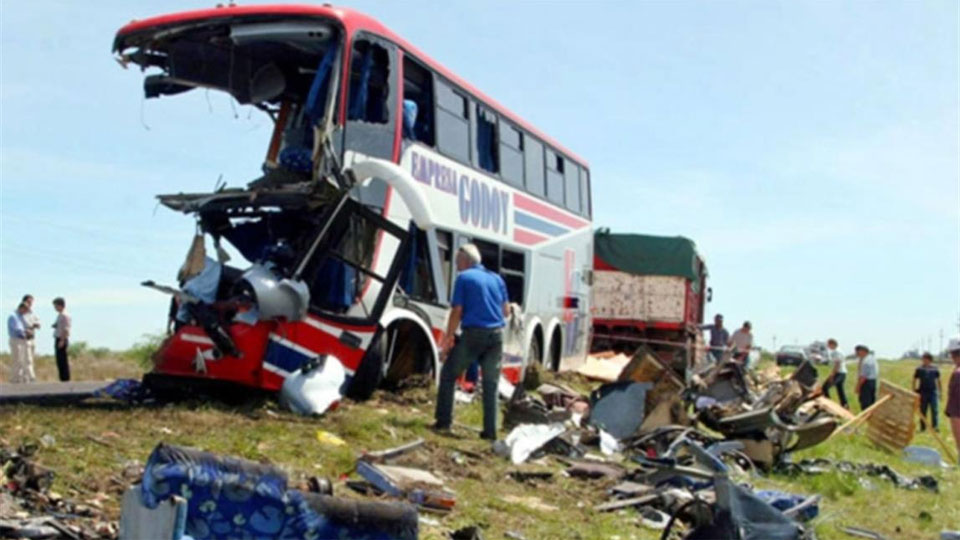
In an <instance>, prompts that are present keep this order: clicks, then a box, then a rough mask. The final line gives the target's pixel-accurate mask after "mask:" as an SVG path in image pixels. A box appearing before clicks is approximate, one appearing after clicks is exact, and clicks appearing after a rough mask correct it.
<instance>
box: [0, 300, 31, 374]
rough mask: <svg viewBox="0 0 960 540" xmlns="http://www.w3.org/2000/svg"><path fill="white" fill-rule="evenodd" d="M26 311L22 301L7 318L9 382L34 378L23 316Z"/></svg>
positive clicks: (27, 334)
mask: <svg viewBox="0 0 960 540" xmlns="http://www.w3.org/2000/svg"><path fill="white" fill-rule="evenodd" d="M26 313H27V305H26V304H24V303H23V302H21V303H20V305H18V306H17V311H15V312H14V313H13V314H12V315H10V317H8V318H7V335H8V336H9V337H10V382H12V383H29V382H33V381H34V380H36V377H35V376H34V374H33V356H31V355H30V348H29V345H28V344H27V339H28V336H29V333H28V332H27V323H26V322H24V320H23V316H24V314H26Z"/></svg>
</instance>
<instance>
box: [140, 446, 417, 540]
mask: <svg viewBox="0 0 960 540" xmlns="http://www.w3.org/2000/svg"><path fill="white" fill-rule="evenodd" d="M174 495H178V496H180V497H183V498H184V499H186V501H187V526H186V529H187V534H189V535H190V536H191V537H193V538H195V539H197V540H203V539H214V538H283V539H287V538H289V539H294V538H375V539H390V538H416V535H417V522H416V515H415V512H414V513H413V517H412V523H411V521H410V515H408V514H406V513H401V514H399V515H400V517H402V518H403V522H397V523H392V524H385V523H383V522H382V521H380V522H376V523H377V526H372V525H371V524H370V523H371V522H372V521H370V520H357V519H352V520H349V521H348V520H344V519H342V516H340V515H339V514H332V515H331V514H328V513H326V512H325V511H324V508H323V507H317V506H316V505H312V504H310V503H311V501H310V499H309V498H307V497H305V496H304V494H303V493H301V492H299V491H297V490H290V489H287V477H286V475H285V474H284V473H283V472H281V471H280V470H279V469H277V468H275V467H273V466H270V465H262V464H259V463H254V462H252V461H246V460H242V459H236V458H229V457H221V456H217V455H214V454H211V453H208V452H202V451H200V450H195V449H191V448H181V447H176V446H169V445H166V444H162V443H161V444H160V445H158V446H157V447H156V448H155V449H154V451H153V453H152V454H151V455H150V458H149V460H148V461H147V465H146V468H145V470H144V473H143V483H142V493H141V497H142V500H143V504H144V506H146V507H147V508H156V507H157V506H158V505H159V504H160V503H161V502H162V501H164V500H166V499H168V498H170V497H172V496H174ZM388 525H390V526H388Z"/></svg>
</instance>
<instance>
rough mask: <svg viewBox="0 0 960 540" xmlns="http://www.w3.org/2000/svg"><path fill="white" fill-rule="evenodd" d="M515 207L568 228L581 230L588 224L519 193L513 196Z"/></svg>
mask: <svg viewBox="0 0 960 540" xmlns="http://www.w3.org/2000/svg"><path fill="white" fill-rule="evenodd" d="M513 205H514V206H516V207H517V208H521V209H523V210H526V211H528V212H533V213H535V214H537V215H538V216H540V217H544V218H547V219H551V220H553V221H556V222H557V223H562V224H564V225H566V226H567V227H573V228H574V229H579V228H581V227H583V226H585V225H586V224H587V222H586V221H583V220H581V219H577V218H575V217H572V216H568V215H567V214H565V213H563V212H561V211H559V210H556V209H554V208H551V207H549V206H547V205H546V204H543V203H541V202H539V201H537V200H535V199H531V198H530V197H527V196H525V195H521V194H519V193H514V194H513Z"/></svg>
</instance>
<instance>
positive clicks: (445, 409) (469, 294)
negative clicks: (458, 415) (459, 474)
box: [433, 244, 510, 440]
mask: <svg viewBox="0 0 960 540" xmlns="http://www.w3.org/2000/svg"><path fill="white" fill-rule="evenodd" d="M456 262H457V271H458V272H459V274H458V275H457V280H456V281H455V282H454V284H453V299H452V300H451V301H450V305H451V308H452V309H451V310H450V316H449V319H448V320H447V333H446V334H445V335H444V338H443V346H442V354H443V355H444V356H445V357H446V360H445V361H444V363H443V367H442V368H441V369H440V385H439V388H438V390H437V409H436V423H435V424H434V426H433V429H434V430H436V431H441V432H446V431H449V430H450V426H451V424H452V422H453V393H454V384H455V382H456V380H457V377H459V376H460V375H461V374H462V373H463V372H464V370H466V369H467V367H468V366H470V364H471V363H472V362H474V361H475V360H476V361H479V363H480V369H481V378H482V384H481V388H482V390H483V432H482V433H481V434H480V437H481V438H484V439H489V440H496V438H497V387H498V386H499V383H500V360H501V357H502V356H503V327H504V326H505V325H506V317H507V316H508V315H509V309H510V308H509V304H508V296H507V285H506V283H505V282H504V281H503V278H502V277H500V275H499V274H495V273H493V272H491V271H489V270H487V269H486V268H484V267H483V265H482V264H480V263H481V260H480V250H478V249H477V246H475V245H473V244H465V245H463V246H462V247H461V248H460V249H459V250H458V251H457V258H456ZM458 327H461V330H462V332H461V335H460V340H459V341H457V342H456V345H454V335H455V333H456V331H457V328H458ZM451 349H452V350H451ZM448 353H449V354H448Z"/></svg>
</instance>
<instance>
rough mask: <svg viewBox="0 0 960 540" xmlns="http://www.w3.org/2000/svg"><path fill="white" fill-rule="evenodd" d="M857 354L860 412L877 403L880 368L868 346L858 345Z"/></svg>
mask: <svg viewBox="0 0 960 540" xmlns="http://www.w3.org/2000/svg"><path fill="white" fill-rule="evenodd" d="M854 350H855V352H856V354H857V360H858V362H857V397H858V399H859V401H860V410H861V411H862V410H864V409H866V408H867V407H869V406H871V405H873V403H874V402H875V401H877V378H879V376H880V368H879V366H877V359H876V358H875V357H874V356H873V354H871V353H870V349H869V347H867V346H866V345H857V347H856V349H854Z"/></svg>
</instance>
